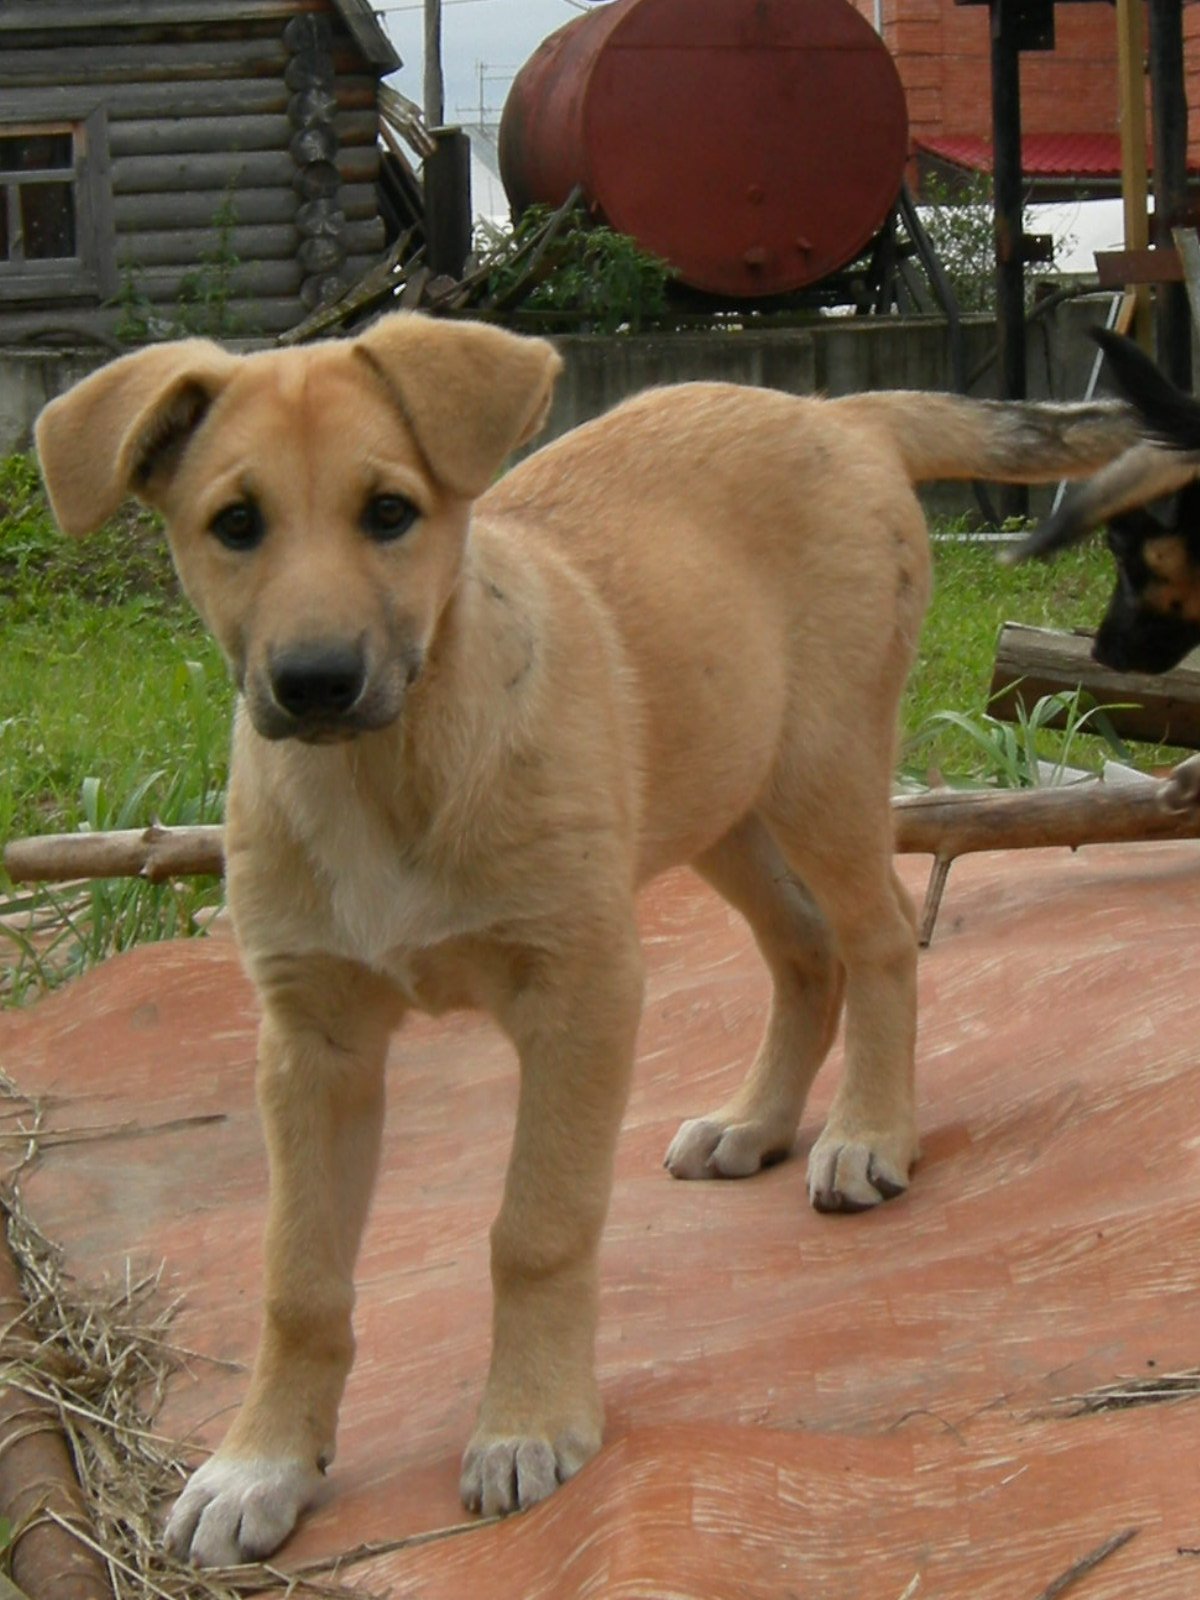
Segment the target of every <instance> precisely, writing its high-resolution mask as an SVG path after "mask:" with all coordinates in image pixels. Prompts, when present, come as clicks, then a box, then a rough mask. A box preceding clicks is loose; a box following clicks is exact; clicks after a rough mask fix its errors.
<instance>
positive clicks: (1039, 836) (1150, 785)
mask: <svg viewBox="0 0 1200 1600" xmlns="http://www.w3.org/2000/svg"><path fill="white" fill-rule="evenodd" d="M1169 781H1170V780H1169V779H1168V780H1165V781H1164V782H1157V783H1154V782H1147V783H1144V784H1138V785H1136V786H1129V787H1127V786H1126V785H1125V784H1107V783H1100V782H1094V783H1077V784H1067V785H1064V786H1062V787H1055V788H1045V789H969V790H962V789H933V790H930V792H929V793H928V794H917V795H901V796H900V797H899V798H898V799H896V800H894V801H893V802H892V817H893V820H894V824H895V830H896V834H895V847H896V851H897V854H899V855H933V856H948V857H950V858H953V857H955V856H964V855H971V854H975V853H978V852H979V851H982V850H1042V849H1047V848H1049V847H1051V846H1055V845H1059V846H1065V847H1066V848H1067V849H1069V850H1076V849H1078V848H1079V846H1080V845H1085V844H1128V843H1131V842H1134V841H1137V840H1154V839H1195V838H1197V837H1200V808H1197V807H1192V808H1190V809H1188V810H1184V811H1178V810H1168V809H1167V807H1166V804H1165V802H1164V789H1165V787H1166V783H1169Z"/></svg>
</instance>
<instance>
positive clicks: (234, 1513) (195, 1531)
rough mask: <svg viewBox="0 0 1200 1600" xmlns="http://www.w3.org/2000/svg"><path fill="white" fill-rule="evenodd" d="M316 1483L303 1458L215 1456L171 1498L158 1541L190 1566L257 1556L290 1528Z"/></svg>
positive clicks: (317, 1479) (231, 1564) (270, 1548)
mask: <svg viewBox="0 0 1200 1600" xmlns="http://www.w3.org/2000/svg"><path fill="white" fill-rule="evenodd" d="M320 1483H321V1474H320V1472H319V1471H318V1470H317V1468H316V1467H315V1466H313V1467H309V1466H307V1465H305V1464H304V1463H303V1462H299V1461H286V1460H282V1461H273V1460H270V1459H265V1458H258V1459H252V1458H249V1457H230V1458H222V1457H221V1456H220V1455H215V1456H213V1458H212V1460H211V1461H206V1462H205V1463H204V1465H203V1466H202V1467H201V1468H199V1470H198V1471H197V1472H195V1473H194V1474H193V1476H192V1478H191V1481H190V1482H189V1483H188V1485H187V1488H186V1489H184V1491H183V1493H182V1494H181V1495H180V1497H179V1499H178V1500H177V1501H176V1502H175V1506H174V1509H173V1510H172V1512H171V1515H170V1517H169V1519H168V1521H167V1527H166V1531H165V1533H164V1535H163V1545H164V1547H165V1549H166V1551H167V1554H168V1555H171V1556H174V1557H175V1559H176V1560H177V1561H189V1562H191V1564H192V1565H193V1566H195V1567H235V1566H240V1565H241V1564H242V1563H243V1562H246V1561H261V1560H262V1559H263V1557H264V1556H269V1555H270V1554H271V1552H272V1551H273V1550H277V1549H278V1548H279V1546H280V1545H281V1544H282V1543H283V1541H284V1540H285V1539H286V1538H287V1536H288V1534H289V1533H291V1531H292V1529H293V1528H294V1527H295V1525H296V1519H297V1517H299V1515H300V1513H301V1511H303V1510H304V1508H305V1506H307V1505H309V1504H311V1502H312V1500H313V1499H314V1498H315V1495H316V1492H317V1490H318V1488H319V1486H320Z"/></svg>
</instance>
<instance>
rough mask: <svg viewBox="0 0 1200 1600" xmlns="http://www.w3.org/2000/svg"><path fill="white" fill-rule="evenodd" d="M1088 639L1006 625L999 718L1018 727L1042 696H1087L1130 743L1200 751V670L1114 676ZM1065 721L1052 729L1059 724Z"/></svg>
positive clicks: (997, 686)
mask: <svg viewBox="0 0 1200 1600" xmlns="http://www.w3.org/2000/svg"><path fill="white" fill-rule="evenodd" d="M1091 651H1092V637H1091V635H1090V634H1079V633H1059V632H1057V631H1055V630H1054V629H1052V628H1029V627H1026V626H1024V624H1022V623H1017V622H1006V623H1005V624H1004V626H1003V627H1002V628H1001V630H1000V635H999V638H998V639H997V642H996V663H995V667H994V668H993V671H992V687H991V695H992V699H991V700H990V702H989V706H990V709H991V712H992V714H993V716H997V717H1000V718H1001V719H1002V720H1004V721H1010V722H1011V721H1015V720H1016V719H1017V716H1018V708H1019V707H1022V706H1023V707H1024V708H1025V709H1026V710H1027V711H1028V710H1032V708H1033V706H1034V704H1035V703H1036V702H1037V701H1038V700H1040V699H1041V697H1042V696H1043V695H1047V694H1058V693H1061V692H1063V691H1066V692H1067V693H1070V692H1071V691H1073V690H1074V689H1076V688H1082V689H1084V690H1086V692H1087V693H1088V694H1090V695H1091V696H1092V698H1093V699H1094V700H1095V701H1096V703H1097V704H1098V705H1102V706H1112V707H1121V708H1122V709H1113V710H1110V711H1108V712H1107V713H1106V714H1107V716H1108V718H1109V721H1110V722H1111V723H1112V725H1113V727H1114V728H1115V729H1116V731H1117V732H1118V733H1119V734H1120V735H1121V736H1122V738H1126V739H1144V740H1146V741H1148V742H1149V743H1151V744H1175V745H1183V746H1184V747H1185V748H1186V749H1189V750H1200V668H1197V667H1195V666H1190V665H1188V663H1187V662H1184V663H1182V664H1181V665H1180V666H1178V667H1175V668H1174V669H1173V670H1172V671H1170V672H1164V673H1162V674H1161V675H1159V676H1152V675H1151V674H1149V673H1144V672H1113V671H1112V670H1111V669H1110V668H1108V667H1102V666H1101V665H1100V664H1099V662H1096V661H1093V660H1092V656H1091ZM1061 722H1062V719H1059V720H1058V721H1057V722H1056V723H1051V724H1050V726H1061Z"/></svg>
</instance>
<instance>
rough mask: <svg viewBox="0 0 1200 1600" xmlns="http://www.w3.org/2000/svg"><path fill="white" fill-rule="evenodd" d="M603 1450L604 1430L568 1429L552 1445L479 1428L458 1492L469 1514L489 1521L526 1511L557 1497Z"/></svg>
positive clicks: (534, 1437) (469, 1448)
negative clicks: (568, 1480) (512, 1512)
mask: <svg viewBox="0 0 1200 1600" xmlns="http://www.w3.org/2000/svg"><path fill="white" fill-rule="evenodd" d="M599 1448H600V1433H599V1430H598V1429H597V1430H595V1431H593V1430H591V1429H587V1430H583V1429H576V1428H569V1429H566V1430H565V1431H564V1432H562V1433H559V1434H558V1435H556V1437H555V1438H554V1440H553V1441H551V1440H550V1439H548V1438H539V1437H538V1436H537V1435H536V1434H534V1433H532V1432H531V1433H530V1434H529V1435H528V1436H525V1437H521V1436H520V1435H517V1434H508V1435H504V1434H493V1433H489V1432H487V1431H486V1430H484V1429H482V1428H480V1429H479V1430H478V1432H477V1433H476V1434H475V1437H474V1438H473V1439H472V1440H471V1442H470V1444H469V1445H468V1446H467V1450H466V1454H465V1455H464V1456H463V1463H462V1476H461V1477H460V1479H459V1483H458V1492H459V1494H460V1495H461V1496H462V1503H463V1505H465V1506H466V1508H467V1510H468V1511H482V1512H483V1514H484V1516H485V1517H494V1516H506V1515H507V1514H508V1513H509V1512H510V1511H525V1510H527V1509H528V1507H530V1506H533V1505H536V1504H537V1503H538V1501H539V1500H545V1499H546V1497H547V1496H548V1495H551V1494H553V1493H554V1491H555V1489H557V1488H558V1486H559V1484H560V1483H565V1482H566V1481H567V1479H568V1478H570V1477H573V1476H574V1475H575V1473H577V1472H578V1471H579V1469H580V1467H582V1466H583V1465H584V1463H585V1462H587V1461H590V1460H591V1458H592V1457H593V1456H594V1455H595V1454H596V1451H597V1450H599Z"/></svg>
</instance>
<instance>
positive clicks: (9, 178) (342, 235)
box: [0, 0, 399, 343]
mask: <svg viewBox="0 0 1200 1600" xmlns="http://www.w3.org/2000/svg"><path fill="white" fill-rule="evenodd" d="M398 65H399V61H398V58H397V57H396V55H395V53H394V51H393V50H392V47H391V45H390V44H389V43H388V41H387V39H386V36H385V35H384V34H383V32H382V30H381V29H380V27H379V25H378V23H377V21H376V20H375V18H374V15H373V14H372V12H371V11H370V9H369V7H368V6H367V5H366V4H365V0H336V3H335V0H195V3H193V0H12V3H6V4H5V5H4V6H3V7H2V8H0V341H4V342H9V343H14V342H23V341H26V340H37V339H42V338H54V337H58V336H62V335H66V334H70V333H76V334H80V335H84V336H91V337H94V338H95V337H98V338H101V339H109V338H111V337H112V336H113V335H114V333H115V331H116V329H117V327H118V324H119V322H120V319H121V310H120V308H119V306H118V305H117V304H116V303H115V301H116V297H117V296H118V295H119V293H120V292H121V291H122V287H123V286H124V287H125V290H126V292H128V290H129V288H130V286H133V287H134V288H136V291H137V294H138V296H139V299H140V300H141V301H142V303H145V302H149V304H150V305H151V306H152V307H153V308H155V310H156V311H158V312H160V313H161V315H162V317H163V318H164V319H166V320H170V319H171V317H172V315H173V313H174V312H175V311H176V310H177V309H178V305H179V300H180V295H181V291H183V290H184V288H185V280H186V279H188V278H189V275H190V276H191V277H192V278H193V279H194V278H195V275H196V274H197V272H200V273H201V274H202V273H203V270H204V269H203V262H204V258H205V257H206V256H211V255H212V254H213V253H214V252H215V251H217V250H218V249H219V248H220V247H221V245H222V243H224V244H225V246H226V249H227V252H228V253H229V254H230V255H231V256H232V257H234V258H236V260H235V261H234V262H233V264H232V265H231V267H230V279H229V283H230V290H231V294H232V298H231V299H230V301H229V304H228V311H229V313H230V317H231V319H232V320H233V321H234V322H236V323H237V324H238V325H239V328H240V331H244V332H245V333H247V334H265V335H270V334H274V333H278V332H280V331H282V330H283V329H285V328H289V327H291V326H293V325H294V324H295V323H296V322H298V321H299V320H300V319H301V318H302V317H303V316H304V315H305V314H306V313H307V312H308V311H309V310H311V309H313V307H314V306H316V305H318V304H320V303H322V302H323V301H324V300H327V299H329V298H331V297H332V296H333V295H335V294H336V292H337V291H338V290H339V289H340V288H341V287H344V286H346V285H348V284H349V283H350V282H352V281H353V280H354V279H355V278H356V277H357V276H359V275H361V273H362V272H363V271H365V270H366V268H367V267H368V266H369V265H370V264H371V262H372V260H373V259H375V258H376V257H377V256H378V254H379V252H380V251H381V250H382V248H383V246H384V225H383V222H382V219H381V216H380V211H379V204H378V199H377V195H376V187H375V185H376V178H377V176H378V171H379V150H378V131H379V119H378V112H377V109H376V100H377V94H378V87H379V80H380V78H381V76H382V75H383V74H384V73H386V72H389V71H392V70H393V69H394V68H395V67H396V66H398ZM223 217H224V218H227V222H226V224H225V226H224V227H222V226H221V219H222V218H223Z"/></svg>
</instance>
